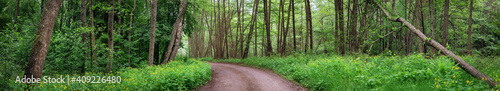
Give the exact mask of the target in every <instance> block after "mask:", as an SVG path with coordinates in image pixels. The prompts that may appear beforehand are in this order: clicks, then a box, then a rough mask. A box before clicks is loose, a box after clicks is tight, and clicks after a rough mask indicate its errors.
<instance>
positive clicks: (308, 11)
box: [306, 0, 314, 51]
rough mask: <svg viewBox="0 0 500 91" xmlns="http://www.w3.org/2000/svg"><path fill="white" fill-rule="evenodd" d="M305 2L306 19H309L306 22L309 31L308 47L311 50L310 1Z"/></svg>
mask: <svg viewBox="0 0 500 91" xmlns="http://www.w3.org/2000/svg"><path fill="white" fill-rule="evenodd" d="M306 2H307V5H306V20H307V21H309V22H308V23H307V26H309V27H308V28H309V29H308V31H309V49H311V51H313V45H314V44H313V43H314V42H313V30H312V18H311V5H310V3H311V2H310V1H309V0H306Z"/></svg>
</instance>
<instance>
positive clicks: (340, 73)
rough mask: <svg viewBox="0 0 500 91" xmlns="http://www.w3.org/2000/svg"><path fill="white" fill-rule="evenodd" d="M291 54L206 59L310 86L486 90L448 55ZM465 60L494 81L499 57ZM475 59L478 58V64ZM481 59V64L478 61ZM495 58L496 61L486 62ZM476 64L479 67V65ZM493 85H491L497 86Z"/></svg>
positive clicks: (328, 89) (343, 88)
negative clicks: (257, 69)
mask: <svg viewBox="0 0 500 91" xmlns="http://www.w3.org/2000/svg"><path fill="white" fill-rule="evenodd" d="M356 56H359V57H354V56H337V55H333V56H332V55H307V56H306V55H296V56H295V57H285V58H269V57H263V58H247V59H244V60H239V59H228V60H213V59H210V58H204V60H208V61H216V62H233V63H244V64H246V65H251V66H257V67H262V68H267V69H272V70H274V72H276V73H278V74H280V75H282V76H284V77H285V78H287V79H289V80H293V81H296V82H298V83H299V84H301V85H302V86H304V87H307V88H310V90H321V91H323V90H326V91H332V90H395V91H398V90H423V91H429V90H469V89H472V90H488V89H490V88H489V87H488V85H487V84H486V83H484V82H483V81H481V79H475V78H473V77H472V76H470V75H469V74H468V73H467V72H465V71H463V70H462V69H460V68H459V67H458V66H457V65H456V64H454V61H453V60H451V59H450V58H448V57H445V56H440V57H436V58H433V59H426V58H425V57H424V56H422V55H411V56H406V57H401V56H394V55H392V56H370V57H367V56H364V55H356ZM464 59H465V60H467V62H469V63H470V64H471V65H473V66H475V67H476V68H478V69H479V70H480V71H481V72H483V73H485V74H487V75H489V76H490V77H492V78H493V79H496V80H497V81H498V80H500V78H499V77H498V74H499V72H500V70H499V69H500V68H498V66H495V65H498V63H500V62H499V60H498V59H494V58H491V59H492V60H496V61H491V62H489V65H487V64H485V62H484V61H479V60H480V59H483V58H480V57H465V58H464ZM478 62H480V63H478ZM481 63H482V64H481ZM492 63H496V64H492ZM479 67H480V68H479ZM499 88H500V86H499V87H496V88H495V89H499Z"/></svg>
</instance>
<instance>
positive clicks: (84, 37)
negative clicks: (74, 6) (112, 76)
mask: <svg viewBox="0 0 500 91" xmlns="http://www.w3.org/2000/svg"><path fill="white" fill-rule="evenodd" d="M86 8H87V3H86V1H85V0H81V3H80V20H81V25H82V27H84V28H85V27H87V10H86ZM81 35H82V43H83V44H85V46H84V49H83V55H84V60H83V64H82V66H81V67H80V69H81V71H80V72H81V73H82V74H85V62H86V61H87V49H86V48H87V45H86V42H87V34H86V32H84V33H82V34H81Z"/></svg>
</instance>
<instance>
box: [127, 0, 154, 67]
mask: <svg viewBox="0 0 500 91" xmlns="http://www.w3.org/2000/svg"><path fill="white" fill-rule="evenodd" d="M134 11H135V0H134V8H132V11H130V22H129V27H128V42H129V43H132V40H131V38H132V20H134ZM130 48H131V46H129V47H128V55H129V56H132V55H130ZM148 62H149V59H148ZM148 64H149V63H148ZM130 65H131V62H130V57H129V58H128V67H130Z"/></svg>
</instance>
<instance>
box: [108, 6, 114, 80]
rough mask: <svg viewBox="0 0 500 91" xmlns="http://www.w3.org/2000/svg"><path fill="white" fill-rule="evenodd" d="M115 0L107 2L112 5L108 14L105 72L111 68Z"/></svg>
mask: <svg viewBox="0 0 500 91" xmlns="http://www.w3.org/2000/svg"><path fill="white" fill-rule="evenodd" d="M114 3H115V1H114V0H109V4H110V5H111V6H112V7H111V10H109V14H108V64H107V65H106V72H111V68H113V34H114V32H113V22H114V18H115V4H114Z"/></svg>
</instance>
